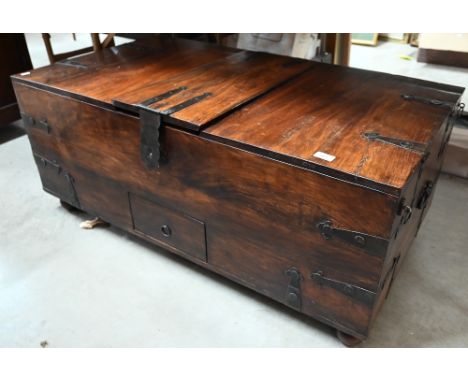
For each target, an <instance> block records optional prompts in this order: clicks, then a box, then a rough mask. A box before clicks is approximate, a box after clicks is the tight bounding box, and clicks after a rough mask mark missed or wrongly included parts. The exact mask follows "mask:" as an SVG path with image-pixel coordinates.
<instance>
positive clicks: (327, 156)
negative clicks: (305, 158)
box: [314, 151, 336, 162]
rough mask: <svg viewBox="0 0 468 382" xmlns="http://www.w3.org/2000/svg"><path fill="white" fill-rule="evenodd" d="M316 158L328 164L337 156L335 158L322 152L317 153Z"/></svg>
mask: <svg viewBox="0 0 468 382" xmlns="http://www.w3.org/2000/svg"><path fill="white" fill-rule="evenodd" d="M314 157H316V158H320V159H323V160H326V161H327V162H332V161H334V160H335V158H336V156H334V155H330V154H327V153H322V152H321V151H317V152H316V153H315V154H314Z"/></svg>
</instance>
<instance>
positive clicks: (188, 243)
mask: <svg viewBox="0 0 468 382" xmlns="http://www.w3.org/2000/svg"><path fill="white" fill-rule="evenodd" d="M129 199H130V208H131V213H132V219H133V228H134V230H135V231H136V232H138V233H140V234H143V235H145V236H147V237H149V238H150V239H152V240H154V241H156V242H158V243H163V244H164V245H165V246H169V247H170V248H172V249H174V250H176V251H180V252H183V253H184V254H185V255H188V256H193V257H196V258H198V259H200V260H203V261H205V262H206V235H205V223H203V222H202V221H200V220H197V219H195V218H193V217H191V216H188V215H185V214H183V213H181V212H179V211H175V210H173V209H170V208H167V207H164V206H161V205H159V204H157V203H155V202H153V201H150V200H147V199H144V198H142V197H140V196H137V195H134V194H131V193H130V194H129Z"/></svg>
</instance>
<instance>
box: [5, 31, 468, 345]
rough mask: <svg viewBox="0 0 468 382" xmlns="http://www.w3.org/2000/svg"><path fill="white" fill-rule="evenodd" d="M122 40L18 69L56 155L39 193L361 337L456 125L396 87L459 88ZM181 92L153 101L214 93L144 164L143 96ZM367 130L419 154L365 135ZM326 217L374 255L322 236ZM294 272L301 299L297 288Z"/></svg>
mask: <svg viewBox="0 0 468 382" xmlns="http://www.w3.org/2000/svg"><path fill="white" fill-rule="evenodd" d="M120 49H121V50H119V51H118V53H116V51H114V52H112V51H109V50H103V51H102V55H101V56H100V55H99V54H94V55H89V56H83V57H81V58H79V60H80V62H81V63H86V65H87V66H86V67H87V69H86V70H85V69H83V68H81V69H80V68H77V67H71V66H67V65H61V66H60V65H58V66H57V65H55V66H51V67H49V68H48V69H47V68H46V69H41V70H40V71H37V72H36V71H34V72H32V74H31V76H30V77H28V78H23V77H15V78H14V83H15V91H16V95H17V97H18V100H19V102H20V105H21V110H22V111H23V113H25V114H26V115H28V116H31V117H33V118H34V120H35V121H46V122H47V126H48V129H40V128H38V126H37V124H36V125H34V124H29V125H28V124H27V123H26V127H27V132H28V135H29V138H30V142H31V147H32V150H33V153H34V155H35V157H36V158H38V159H37V163H38V167H39V166H40V165H41V163H43V162H44V161H45V162H46V163H50V164H51V166H49V167H47V166H45V167H44V168H42V169H41V168H40V167H39V169H40V174H41V179H42V182H43V186H44V188H45V189H47V190H48V191H49V192H51V193H53V194H55V195H56V196H58V197H59V198H60V199H62V200H64V201H66V202H68V203H70V204H72V205H75V206H77V207H79V208H80V209H83V210H85V211H87V212H88V213H91V214H94V215H96V216H99V217H101V218H102V219H104V220H105V221H108V222H110V223H112V224H114V225H116V226H118V227H120V228H122V229H124V230H126V231H128V232H131V233H133V234H135V235H138V236H140V237H142V238H144V239H146V240H149V241H151V242H154V243H156V244H158V245H160V246H162V247H164V248H167V249H169V250H170V251H172V252H174V253H176V254H179V255H180V256H182V257H184V258H186V259H189V260H191V261H193V262H195V263H197V264H199V265H201V266H203V267H206V268H208V269H210V270H212V271H214V272H217V273H219V274H221V275H224V276H226V277H228V278H230V279H232V280H234V281H236V282H238V283H240V284H242V285H245V286H247V287H249V288H252V289H254V290H256V291H258V292H259V293H262V294H264V295H266V296H269V297H271V298H273V299H275V300H277V301H279V302H281V303H283V304H286V305H288V306H290V307H292V308H293V309H296V310H299V311H301V312H303V313H304V314H307V315H309V316H312V317H315V318H317V319H319V320H321V321H323V322H326V323H328V324H329V325H332V326H334V327H335V328H337V329H339V331H340V333H341V336H342V337H343V333H346V334H349V335H352V336H354V337H357V338H360V339H363V338H365V337H366V336H367V335H368V332H369V328H370V326H371V324H372V321H373V320H374V319H375V317H376V314H377V311H378V310H379V308H380V306H381V305H382V303H383V301H384V300H385V297H386V295H387V294H388V291H389V289H390V286H391V284H392V281H393V279H394V277H395V274H396V272H397V270H398V267H399V266H400V265H401V261H400V260H399V259H402V258H403V257H404V255H405V253H406V252H407V251H408V248H409V246H410V244H411V242H412V240H413V238H414V235H415V234H416V233H417V230H418V227H419V225H420V224H421V221H422V219H423V217H424V215H425V213H426V212H427V208H428V206H429V205H430V198H429V200H428V204H427V205H426V208H425V209H418V207H417V205H418V200H419V199H420V196H421V194H422V193H423V190H424V187H425V185H426V184H427V183H428V182H434V183H435V182H436V180H437V176H438V173H439V171H440V163H441V161H442V159H443V147H444V144H445V142H446V141H447V138H448V137H449V136H450V130H451V126H452V122H453V118H452V117H451V113H452V110H451V109H450V108H447V107H445V108H444V107H436V106H435V105H428V104H425V103H419V102H416V101H410V100H404V99H403V98H402V97H401V95H402V94H406V93H409V94H413V95H416V96H419V97H421V96H424V97H430V98H434V99H439V100H441V101H446V102H449V103H454V104H455V103H456V102H457V101H458V99H459V97H460V91H461V90H460V89H459V88H456V87H451V86H446V85H439V84H434V83H429V82H426V81H420V80H411V79H405V78H401V77H397V76H390V75H384V74H381V73H373V72H365V71H359V70H354V69H348V68H341V67H335V66H328V65H322V64H318V63H304V62H303V61H300V60H299V61H297V60H291V59H289V58H284V57H276V56H270V55H263V54H259V55H257V54H252V53H248V54H246V53H236V52H233V51H230V50H225V49H219V50H218V49H217V48H214V47H213V46H205V45H204V44H201V45H200V44H198V43H193V44H192V43H190V42H187V41H183V40H166V39H158V40H156V43H155V44H153V45H151V46H149V47H147V48H145V47H144V46H136V45H128V46H123V47H121V48H120ZM184 59H186V62H185V61H184ZM131 74H134V76H133V77H131V78H130V76H131ZM113 76H115V78H118V79H119V80H121V83H114V81H113V80H112V78H114V77H113ZM223 78H224V79H225V80H224V81H223ZM93 84H94V86H95V88H93ZM125 86H128V91H127V92H126V91H125ZM181 87H184V89H183V91H180V92H175V93H174V94H171V95H170V96H169V97H167V98H166V99H165V100H164V101H161V102H159V103H155V104H153V105H151V104H149V105H146V106H149V107H150V109H152V110H153V111H154V112H158V110H159V111H161V112H163V111H164V110H167V108H170V107H172V106H174V105H177V104H180V103H181V102H184V100H187V99H189V98H190V97H191V96H194V95H197V94H198V93H199V92H201V93H206V92H209V93H212V96H211V97H210V98H206V99H204V100H203V101H202V102H199V103H196V104H193V105H190V106H188V107H186V108H184V109H181V111H179V112H177V113H173V115H171V119H167V120H163V125H162V126H161V127H160V134H161V137H160V146H161V147H162V148H163V152H164V160H163V161H161V163H160V167H159V168H157V169H155V170H148V169H147V168H146V167H145V165H144V163H143V162H142V160H141V159H140V158H141V156H140V143H141V137H140V134H141V126H140V119H139V117H138V107H139V106H138V105H139V104H140V103H141V102H142V101H143V100H144V99H145V98H146V97H148V98H151V97H154V96H157V95H159V94H161V93H164V92H165V91H168V90H171V89H175V88H181ZM184 92H187V93H185V94H184ZM119 97H120V98H119ZM117 99H120V101H117V102H116V100H117ZM208 106H209V107H208ZM26 121H27V119H26ZM193 126H195V127H198V128H195V129H193ZM198 130H200V131H198ZM367 131H373V132H378V133H380V134H381V135H385V136H389V137H394V138H400V139H404V140H411V141H414V142H417V143H420V144H421V145H422V146H423V147H424V150H423V151H424V152H423V151H421V152H417V151H411V150H407V149H404V148H401V147H397V146H394V145H390V144H387V143H382V142H378V141H368V140H366V139H365V138H364V137H363V135H362V134H363V133H365V132H367ZM316 151H322V152H326V153H329V154H331V155H334V156H335V157H336V158H335V160H333V161H332V162H325V161H321V160H320V159H318V158H316V157H314V156H313V154H314V153H315V152H316ZM57 167H58V168H60V171H55V169H56V168H57ZM62 175H66V177H65V178H64V177H63V176H62ZM70 179H72V181H70ZM71 191H72V192H71ZM74 195H75V196H76V200H75V199H74V197H73V196H74ZM67 197H68V199H67ZM409 210H412V214H411V215H408V216H406V217H407V219H404V217H405V215H404V214H403V212H402V211H406V212H408V211H409ZM324 220H328V221H330V222H332V224H333V227H335V228H337V229H340V230H346V231H348V232H354V234H353V235H356V236H355V238H357V239H359V240H358V242H361V243H362V240H364V242H365V239H363V237H366V238H368V240H370V238H373V239H376V240H379V243H381V246H380V247H379V248H380V249H379V250H377V249H376V248H373V249H372V250H369V249H368V248H366V247H365V246H360V245H356V242H353V241H351V242H350V241H347V240H344V239H343V238H340V237H339V236H337V235H334V236H333V235H332V236H327V235H324V234H323V232H322V231H321V229H320V224H319V223H321V222H323V221H324ZM168 228H169V229H168ZM290 269H294V270H295V272H298V274H299V278H298V280H299V283H300V296H299V300H300V302H299V304H297V301H296V302H295V303H294V304H292V303H291V300H290V298H289V297H288V296H289V295H290V283H291V278H290V277H291V276H290V274H289V273H288V271H289V270H290ZM356 290H357V291H358V292H359V293H354V291H356ZM343 338H344V337H343Z"/></svg>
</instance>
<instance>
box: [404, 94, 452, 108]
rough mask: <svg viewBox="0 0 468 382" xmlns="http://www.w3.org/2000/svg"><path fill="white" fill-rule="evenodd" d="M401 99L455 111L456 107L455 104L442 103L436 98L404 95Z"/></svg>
mask: <svg viewBox="0 0 468 382" xmlns="http://www.w3.org/2000/svg"><path fill="white" fill-rule="evenodd" d="M401 97H402V98H403V99H405V100H407V101H417V102H422V103H425V104H427V105H433V106H440V107H446V108H449V109H453V107H454V106H455V103H453V102H447V101H441V100H439V99H435V98H428V97H421V96H417V95H414V94H402V95H401Z"/></svg>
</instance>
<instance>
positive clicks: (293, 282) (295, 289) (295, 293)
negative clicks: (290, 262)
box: [286, 267, 302, 310]
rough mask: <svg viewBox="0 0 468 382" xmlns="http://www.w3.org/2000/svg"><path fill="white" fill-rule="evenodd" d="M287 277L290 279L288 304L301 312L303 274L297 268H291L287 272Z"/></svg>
mask: <svg viewBox="0 0 468 382" xmlns="http://www.w3.org/2000/svg"><path fill="white" fill-rule="evenodd" d="M286 276H288V277H289V283H288V287H287V289H286V303H287V304H288V305H289V306H290V307H292V308H294V309H297V310H301V306H302V301H301V273H300V272H299V270H298V269H297V268H294V267H291V268H289V269H288V270H286Z"/></svg>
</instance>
